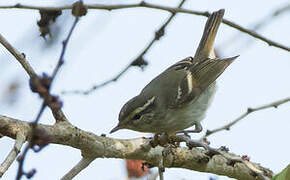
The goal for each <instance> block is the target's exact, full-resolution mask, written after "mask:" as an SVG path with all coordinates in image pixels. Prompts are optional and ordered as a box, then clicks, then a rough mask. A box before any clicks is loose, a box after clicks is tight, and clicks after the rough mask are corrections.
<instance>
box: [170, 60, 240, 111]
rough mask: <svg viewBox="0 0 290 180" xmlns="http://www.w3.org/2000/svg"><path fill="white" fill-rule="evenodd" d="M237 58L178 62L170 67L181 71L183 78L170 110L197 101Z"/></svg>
mask: <svg viewBox="0 0 290 180" xmlns="http://www.w3.org/2000/svg"><path fill="white" fill-rule="evenodd" d="M237 57H238V56H235V57H231V58H226V59H218V58H216V59H209V58H208V59H206V60H204V61H201V62H195V63H194V61H193V62H191V64H190V63H188V62H185V61H184V60H183V61H180V62H178V63H176V64H175V65H173V66H172V68H174V69H175V70H176V71H183V72H184V77H183V79H182V80H181V81H180V83H179V85H178V86H177V90H176V92H177V93H176V97H175V102H173V103H172V105H171V108H179V107H182V106H184V105H187V104H188V103H189V102H192V101H194V100H195V99H197V98H198V97H199V96H200V95H201V93H202V92H203V91H204V90H205V89H206V88H208V87H209V86H210V84H212V83H213V82H214V81H215V80H216V79H217V78H218V77H219V76H220V75H221V74H222V73H223V72H224V70H225V69H226V68H227V67H228V66H229V65H230V64H231V63H232V62H233V60H234V59H236V58H237Z"/></svg>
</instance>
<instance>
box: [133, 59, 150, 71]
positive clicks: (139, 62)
mask: <svg viewBox="0 0 290 180" xmlns="http://www.w3.org/2000/svg"><path fill="white" fill-rule="evenodd" d="M147 65H148V62H147V61H146V60H145V59H144V58H143V56H139V57H138V58H137V59H135V60H134V61H133V62H132V63H131V66H138V67H140V68H141V69H142V70H143V69H144V68H145V66H147Z"/></svg>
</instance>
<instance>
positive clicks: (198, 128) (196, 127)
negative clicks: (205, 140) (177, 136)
mask: <svg viewBox="0 0 290 180" xmlns="http://www.w3.org/2000/svg"><path fill="white" fill-rule="evenodd" d="M201 131H202V125H201V124H200V122H195V123H194V130H183V131H178V132H177V133H184V135H187V134H188V133H200V132H201Z"/></svg>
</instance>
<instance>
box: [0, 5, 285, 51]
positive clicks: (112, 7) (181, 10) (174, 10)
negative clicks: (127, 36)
mask: <svg viewBox="0 0 290 180" xmlns="http://www.w3.org/2000/svg"><path fill="white" fill-rule="evenodd" d="M84 6H85V7H87V9H100V10H117V9H127V8H137V7H143V8H150V9H158V10H164V11H169V12H172V13H177V12H178V13H186V14H194V15H199V16H206V17H208V16H209V12H206V11H194V10H189V9H184V8H172V7H168V6H162V5H156V4H151V3H145V2H140V3H136V4H123V5H101V4H92V5H84ZM72 7H73V6H72V5H65V6H57V7H44V6H30V5H21V4H16V5H12V6H0V9H11V8H18V9H30V10H58V11H59V10H67V9H72ZM223 23H225V24H227V25H229V26H230V27H233V28H235V29H238V30H240V31H242V32H244V33H246V34H248V35H250V36H252V37H255V38H257V39H260V40H261V41H264V42H266V43H267V44H269V45H270V46H274V47H277V48H280V49H283V50H286V51H290V47H289V46H285V45H283V44H280V43H277V42H274V41H272V40H270V39H268V38H266V37H264V36H262V35H260V34H258V33H256V32H253V31H251V30H250V29H246V28H244V27H242V26H240V25H238V24H236V23H234V22H231V21H229V20H226V19H224V20H223Z"/></svg>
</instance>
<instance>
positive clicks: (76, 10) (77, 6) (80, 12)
mask: <svg viewBox="0 0 290 180" xmlns="http://www.w3.org/2000/svg"><path fill="white" fill-rule="evenodd" d="M87 12H88V9H87V7H86V6H84V4H83V1H78V2H75V3H74V4H73V8H72V15H74V16H75V17H81V16H85V15H86V14H87Z"/></svg>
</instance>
